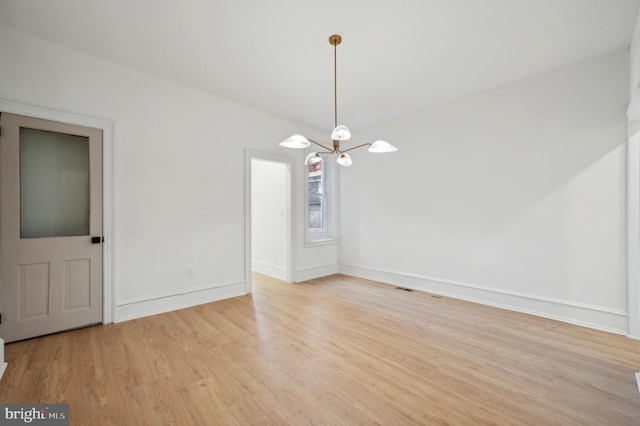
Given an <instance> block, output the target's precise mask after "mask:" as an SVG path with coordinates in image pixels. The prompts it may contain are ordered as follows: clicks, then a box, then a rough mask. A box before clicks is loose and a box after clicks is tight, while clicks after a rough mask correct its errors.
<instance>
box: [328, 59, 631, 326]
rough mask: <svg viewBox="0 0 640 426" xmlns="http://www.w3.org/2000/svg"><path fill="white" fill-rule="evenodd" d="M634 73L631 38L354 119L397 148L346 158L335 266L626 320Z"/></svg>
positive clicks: (577, 318)
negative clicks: (368, 123)
mask: <svg viewBox="0 0 640 426" xmlns="http://www.w3.org/2000/svg"><path fill="white" fill-rule="evenodd" d="M469 72H472V70H469ZM628 81H629V53H628V51H624V52H619V53H616V54H612V55H609V56H606V57H601V58H598V59H595V60H592V61H589V62H585V63H581V64H576V65H574V66H571V67H568V68H564V69H559V70H556V71H553V72H549V73H546V74H544V75H540V76H537V77H534V78H530V79H527V80H523V81H520V82H516V83H513V84H509V85H505V86H502V87H499V88H496V89H494V90H490V91H487V92H483V93H478V94H476V95H474V96H470V97H467V98H464V99H460V100H457V101H454V102H450V103H447V104H445V105H441V106H438V107H435V108H431V109H428V110H425V111H422V112H420V113H416V114H413V115H411V116H408V117H405V118H402V119H399V120H396V121H393V122H389V123H386V124H384V125H380V126H376V127H374V128H370V129H366V130H364V131H361V132H359V133H358V139H359V140H360V139H362V140H375V139H376V138H382V139H385V140H388V141H389V142H391V143H393V144H395V145H396V146H397V147H398V148H399V151H398V152H396V153H393V154H385V155H382V154H381V155H379V156H376V155H374V154H368V153H367V152H366V151H365V152H364V153H360V152H358V153H354V155H353V157H354V166H352V167H351V168H349V169H344V170H342V180H341V195H342V198H341V224H342V227H341V250H340V270H341V271H342V272H345V273H349V274H353V275H359V276H363V277H368V278H374V279H379V280H382V281H387V282H392V283H396V284H402V285H405V286H408V287H415V288H421V289H425V290H429V291H433V292H437V293H441V294H448V295H451V296H453V297H459V298H464V299H469V300H475V301H479V302H482V303H487V304H492V305H497V306H504V307H508V308H511V309H516V310H520V311H524V312H531V313H535V314H538V315H542V316H546V317H551V318H558V319H562V320H565V321H569V322H573V323H578V324H584V325H588V326H591V327H595V328H601V329H605V330H610V331H614V332H619V333H627V288H626V282H625V263H624V257H625V223H624V217H625V216H624V211H625V209H624V207H625V198H624V197H625V192H624V190H625V188H624V182H625V142H626V136H627V134H626V118H625V109H626V106H627V103H628V100H629V91H628ZM634 303H635V302H634Z"/></svg>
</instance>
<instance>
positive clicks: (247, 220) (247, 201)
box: [244, 149, 295, 293]
mask: <svg viewBox="0 0 640 426" xmlns="http://www.w3.org/2000/svg"><path fill="white" fill-rule="evenodd" d="M244 158H245V163H244V164H245V165H244V231H245V232H244V268H245V272H244V282H245V292H246V293H251V291H252V287H253V284H252V281H253V280H252V279H251V263H252V253H251V191H252V188H251V161H252V160H254V159H255V160H261V161H271V162H274V163H281V164H284V165H285V166H287V170H288V171H289V173H288V176H287V194H286V210H287V213H286V215H285V216H286V223H285V229H286V230H287V235H286V245H287V247H286V250H285V270H286V273H285V276H286V281H287V282H289V283H293V282H295V276H294V274H293V271H294V270H295V255H294V250H293V247H294V245H293V242H294V241H295V237H294V234H295V226H294V225H295V217H294V215H293V211H294V208H293V197H292V194H293V182H294V178H293V174H294V168H293V164H294V163H293V161H294V160H293V158H292V157H288V156H286V155H280V154H273V153H269V152H260V151H253V150H248V149H247V150H245V156H244Z"/></svg>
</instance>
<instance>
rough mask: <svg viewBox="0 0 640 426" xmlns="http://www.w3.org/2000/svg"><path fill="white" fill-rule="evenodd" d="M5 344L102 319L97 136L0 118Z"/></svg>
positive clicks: (75, 128) (70, 128)
mask: <svg viewBox="0 0 640 426" xmlns="http://www.w3.org/2000/svg"><path fill="white" fill-rule="evenodd" d="M0 132H1V133H0V201H1V202H0V262H1V263H0V266H1V268H2V269H1V271H0V286H1V292H0V295H1V300H0V306H1V308H2V311H1V313H2V323H1V324H0V330H1V333H2V337H3V338H4V339H5V341H6V342H12V341H16V340H22V339H28V338H31V337H36V336H41V335H44V334H49V333H54V332H58V331H63V330H69V329H72V328H77V327H83V326H87V325H91V324H97V323H100V322H102V131H101V130H99V129H93V128H88V127H82V126H75V125H69V124H63V123H59V122H54V121H47V120H40V119H35V118H30V117H23V116H18V115H12V114H5V113H3V114H1V115H0Z"/></svg>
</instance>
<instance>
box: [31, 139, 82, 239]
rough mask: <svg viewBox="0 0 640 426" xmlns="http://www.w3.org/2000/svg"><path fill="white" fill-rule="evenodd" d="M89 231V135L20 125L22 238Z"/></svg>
mask: <svg viewBox="0 0 640 426" xmlns="http://www.w3.org/2000/svg"><path fill="white" fill-rule="evenodd" d="M75 235H89V138H88V137H85V136H75V135H68V134H65V133H56V132H47V131H43V130H35V129H28V128H21V129H20V237H21V238H45V237H61V236H75Z"/></svg>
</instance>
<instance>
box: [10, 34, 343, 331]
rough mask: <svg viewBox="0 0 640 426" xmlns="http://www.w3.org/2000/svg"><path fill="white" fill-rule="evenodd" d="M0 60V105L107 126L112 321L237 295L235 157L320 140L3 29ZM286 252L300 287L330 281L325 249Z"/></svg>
mask: <svg viewBox="0 0 640 426" xmlns="http://www.w3.org/2000/svg"><path fill="white" fill-rule="evenodd" d="M0 58H2V60H0V99H3V100H6V101H13V102H19V103H22V104H28V105H34V106H39V107H44V108H49V109H53V110H61V111H67V112H72V113H77V114H82V115H86V116H92V117H98V118H102V119H107V120H111V121H112V122H113V123H114V127H113V155H114V157H113V176H114V185H113V198H114V199H113V206H114V215H113V222H114V240H115V241H113V250H114V265H115V270H114V282H115V289H114V290H115V300H116V305H117V309H116V314H115V319H116V321H117V320H123V319H127V318H134V317H138V316H142V315H147V314H151V313H155V312H161V311H166V310H170V309H175V308H178V307H181V306H187V305H191V304H194V303H203V302H206V301H208V300H215V299H218V298H224V297H231V296H234V295H237V294H241V293H243V292H244V281H245V277H244V271H245V268H244V261H245V260H244V255H245V250H244V244H245V240H244V151H245V149H253V150H258V151H271V152H278V153H282V152H284V151H286V150H285V149H284V148H280V147H278V146H277V142H278V141H280V140H282V139H284V138H285V137H287V136H289V135H291V134H293V133H300V132H303V133H305V134H308V135H309V137H318V136H319V135H321V134H323V132H321V131H319V130H318V129H312V128H308V127H305V126H301V125H298V124H295V123H291V122H288V121H285V120H282V119H279V118H277V117H274V116H271V115H269V114H266V113H263V112H258V111H256V110H253V109H250V108H248V107H245V106H242V105H239V104H236V103H233V102H229V101H226V100H224V99H221V98H217V97H214V96H210V95H207V94H205V93H202V92H199V91H196V90H192V89H189V88H187V87H184V86H181V85H177V84H174V83H171V82H168V81H166V80H163V79H160V78H156V77H154V76H151V75H148V74H145V73H141V72H138V71H135V70H132V69H129V68H126V67H123V66H120V65H117V64H114V63H109V62H105V61H103V60H100V59H97V58H95V57H92V56H89V55H86V54H84V53H81V52H79V51H75V50H72V49H68V48H65V47H62V46H60V45H56V44H53V43H50V42H48V41H45V40H43V39H39V38H35V37H32V36H30V35H27V34H24V33H21V32H18V31H15V30H12V29H9V28H7V27H4V26H0ZM168 60H170V58H168ZM286 154H287V155H294V156H296V158H297V161H296V164H299V166H298V168H296V169H295V170H294V171H293V173H294V175H293V179H296V178H301V176H302V173H303V167H302V161H303V159H304V157H303V154H304V153H302V152H295V153H293V152H287V153H286ZM298 160H299V161H298ZM299 191H300V190H299ZM294 197H295V196H294ZM294 199H297V200H299V201H298V202H299V204H300V205H296V206H294V207H295V211H296V214H300V212H303V211H304V206H303V205H302V199H300V198H294ZM302 219H303V218H302V216H300V217H299V220H302ZM298 226H301V225H298ZM300 235H303V234H300ZM294 250H297V253H296V259H297V260H298V262H299V269H300V274H301V275H302V276H305V277H309V276H310V275H311V276H312V275H313V273H314V271H316V269H314V268H318V267H320V268H325V267H326V265H331V264H332V265H333V268H334V269H337V266H336V262H337V251H336V250H335V248H332V247H328V248H327V247H314V248H308V249H305V248H304V246H303V242H302V241H299V242H296V245H295V247H294ZM188 266H193V267H195V277H194V278H190V279H188V278H187V267H188ZM295 272H297V271H294V275H295Z"/></svg>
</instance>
